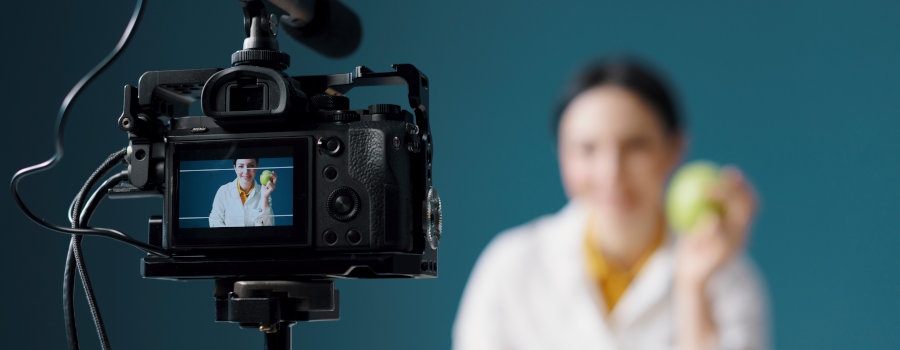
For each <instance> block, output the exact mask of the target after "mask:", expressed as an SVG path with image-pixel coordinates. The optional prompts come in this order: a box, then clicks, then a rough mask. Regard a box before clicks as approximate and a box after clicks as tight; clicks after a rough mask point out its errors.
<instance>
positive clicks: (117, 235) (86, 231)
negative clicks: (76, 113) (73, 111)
mask: <svg viewBox="0 0 900 350" xmlns="http://www.w3.org/2000/svg"><path fill="white" fill-rule="evenodd" d="M144 3H145V2H144V0H137V4H136V5H135V8H134V12H133V13H132V15H131V19H130V20H129V22H128V26H127V27H126V28H125V32H124V33H122V37H121V38H120V39H119V42H118V43H117V44H116V47H115V48H113V50H112V51H111V52H110V53H109V55H107V56H106V57H105V58H104V59H103V61H101V62H100V63H99V64H97V66H95V67H94V68H93V69H91V70H90V71H89V72H88V73H87V74H85V76H84V77H82V78H81V80H79V81H78V83H76V84H75V86H73V87H72V90H70V91H69V93H68V94H66V97H65V98H64V99H63V102H62V105H60V108H59V113H58V114H57V119H56V139H55V146H56V152H55V153H54V154H53V156H52V157H50V159H47V160H46V161H44V162H41V163H38V164H35V165H32V166H29V167H26V168H22V169H20V170H19V171H17V172H16V173H15V175H13V177H12V179H11V180H10V184H9V187H10V190H11V192H12V195H13V199H15V200H16V204H17V205H18V206H19V208H20V209H21V210H22V212H24V213H25V215H26V216H28V218H29V219H31V220H32V221H34V222H35V223H37V224H38V225H41V226H44V227H46V228H48V229H51V230H54V231H59V232H63V233H69V234H78V235H97V236H103V237H109V238H112V239H115V240H119V241H122V242H125V243H127V244H130V245H132V246H135V247H137V248H138V249H141V250H143V251H145V252H148V253H151V254H156V255H163V256H168V254H167V253H166V252H165V251H164V250H162V249H160V248H158V247H154V246H152V245H149V244H146V243H144V242H141V241H138V240H135V239H133V238H131V237H129V236H127V235H125V234H124V233H122V232H119V231H116V230H113V229H108V228H76V227H73V228H69V227H63V226H58V225H54V224H52V223H50V222H48V221H46V220H44V219H41V218H40V217H38V216H37V215H35V214H34V213H33V212H31V210H30V209H28V206H26V205H25V202H23V201H22V198H21V196H19V181H21V180H22V179H23V178H24V177H26V176H28V175H32V174H34V173H38V172H41V171H45V170H49V169H51V168H53V167H54V166H55V165H56V164H57V163H58V162H59V160H60V159H62V156H63V137H64V133H63V130H64V129H65V123H66V118H67V117H68V114H69V107H70V106H71V105H72V103H74V102H75V100H76V99H77V98H78V95H79V94H80V93H81V91H82V90H83V89H84V87H86V86H87V85H88V84H89V83H90V82H91V81H93V80H94V78H95V77H96V76H97V75H98V74H100V73H101V72H103V71H104V70H106V68H107V67H108V66H109V64H110V63H112V61H114V60H115V59H116V58H117V57H118V56H119V54H121V52H122V49H124V48H125V46H126V45H128V43H129V42H130V41H131V38H132V36H133V34H134V29H135V28H136V27H137V25H138V23H139V22H140V20H141V17H142V15H143V12H144V11H143V10H144Z"/></svg>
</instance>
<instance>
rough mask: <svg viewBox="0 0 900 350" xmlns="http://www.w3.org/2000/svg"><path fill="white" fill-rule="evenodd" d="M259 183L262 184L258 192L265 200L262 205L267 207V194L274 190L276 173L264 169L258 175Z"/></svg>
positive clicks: (276, 178)
mask: <svg viewBox="0 0 900 350" xmlns="http://www.w3.org/2000/svg"><path fill="white" fill-rule="evenodd" d="M259 183H260V184H261V185H262V190H261V191H260V192H261V193H262V196H263V199H264V200H265V202H264V203H263V207H268V204H269V196H270V195H272V191H275V184H277V183H278V174H275V172H274V171H271V170H265V171H263V172H262V175H260V176H259Z"/></svg>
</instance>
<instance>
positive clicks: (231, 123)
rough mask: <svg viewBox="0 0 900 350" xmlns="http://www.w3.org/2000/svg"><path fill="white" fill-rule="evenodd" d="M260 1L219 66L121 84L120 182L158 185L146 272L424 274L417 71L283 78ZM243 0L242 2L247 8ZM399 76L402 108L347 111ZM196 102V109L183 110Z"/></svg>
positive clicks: (426, 212)
mask: <svg viewBox="0 0 900 350" xmlns="http://www.w3.org/2000/svg"><path fill="white" fill-rule="evenodd" d="M258 3H259V2H255V1H246V2H242V4H244V14H245V29H246V31H247V35H248V37H247V39H245V41H244V48H243V49H242V50H239V51H237V52H235V53H234V54H233V55H232V67H229V68H225V69H221V68H208V69H189V70H169V71H149V72H146V73H144V74H143V75H142V76H141V78H140V80H139V84H138V86H137V87H134V86H131V85H127V86H126V87H125V94H124V95H125V96H124V97H125V98H124V108H123V113H122V115H121V116H120V117H119V119H118V126H119V128H120V129H122V130H123V131H125V132H126V133H127V134H128V138H129V145H128V153H127V155H126V158H125V160H126V162H127V164H128V179H129V181H128V182H127V183H122V184H120V185H118V186H117V187H115V188H114V189H113V190H112V194H111V195H113V196H119V197H128V196H143V195H148V194H150V195H154V194H162V195H163V196H164V203H165V204H164V214H163V215H162V216H154V217H151V218H150V220H149V243H150V244H152V245H156V246H159V247H162V248H163V249H165V250H166V251H167V252H169V253H170V256H154V255H148V256H147V257H145V258H144V266H143V273H144V276H145V277H152V278H167V279H194V278H213V279H225V278H240V279H253V278H267V277H271V276H278V277H285V276H291V277H307V278H329V277H379V278H383V277H435V276H436V275H437V248H438V243H439V240H440V235H441V227H442V226H441V225H442V221H441V220H442V219H441V204H440V198H439V196H438V194H437V192H436V190H435V189H434V187H433V186H432V172H431V167H432V157H433V142H432V137H431V132H430V128H429V123H428V118H429V116H428V113H429V110H428V88H429V87H428V78H427V77H426V75H425V74H423V73H422V72H420V71H419V70H418V69H417V68H416V67H415V66H413V65H409V64H395V65H393V66H392V68H393V70H392V71H389V72H374V71H372V70H370V69H368V68H366V67H365V66H358V67H356V68H355V69H353V71H351V72H349V73H340V74H328V75H312V76H289V75H287V74H285V73H284V69H286V68H287V67H288V66H289V63H290V57H289V56H288V55H287V54H285V53H283V52H281V51H278V50H277V42H275V40H274V31H273V30H272V29H271V28H270V26H273V24H272V23H271V22H267V21H268V20H267V19H266V16H265V14H266V11H265V8H261V7H259V6H258ZM254 6H255V7H254ZM384 85H406V86H407V87H408V94H407V95H408V96H407V97H408V100H409V110H404V108H402V107H401V106H398V105H393V104H373V105H369V106H367V107H365V108H361V109H354V108H351V107H350V98H349V97H348V96H347V93H348V92H349V91H350V90H351V89H353V88H354V87H358V86H384ZM192 103H199V104H200V106H201V108H202V112H203V115H193V116H192V115H189V114H190V110H191V109H190V107H191V104H192Z"/></svg>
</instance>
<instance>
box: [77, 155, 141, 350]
mask: <svg viewBox="0 0 900 350" xmlns="http://www.w3.org/2000/svg"><path fill="white" fill-rule="evenodd" d="M125 154H126V149H124V148H123V149H121V150H119V151H117V152H113V153H112V154H110V155H109V156H108V157H107V158H106V160H104V161H103V163H101V164H100V166H99V167H98V168H97V169H96V170H94V172H93V173H91V175H90V176H89V177H88V179H87V180H86V181H85V183H84V185H83V186H81V189H80V190H79V191H78V194H77V195H76V196H75V198H74V199H73V200H72V203H71V204H70V205H69V222H70V223H72V227H79V225H80V223H79V222H78V221H77V220H80V216H81V215H80V212H81V208H82V204H83V201H84V197H85V196H87V193H88V192H89V191H90V190H91V188H93V187H94V185H95V184H96V183H97V181H99V180H100V178H101V177H103V176H105V175H106V173H107V172H109V170H111V169H112V168H113V167H115V166H117V165H119V164H120V163H121V162H122V160H123V159H125ZM80 237H81V236H79V235H72V239H71V240H70V241H69V249H68V252H67V254H66V268H65V273H64V279H63V311H64V312H63V313H64V317H65V323H66V340H67V343H68V344H69V349H71V350H77V349H78V330H77V327H76V324H75V307H74V297H73V294H74V291H75V287H74V285H75V269H76V266H78V268H79V272H82V276H84V274H86V273H87V268H86V266H85V264H84V262H83V260H84V259H83V258H82V257H81V254H78V255H76V254H75V253H76V246H77V247H78V248H80V247H81V238H80ZM79 251H80V249H79ZM85 297H86V298H87V299H88V305H89V306H91V307H94V306H95V305H96V302H93V303H92V302H91V300H92V299H93V298H94V294H93V288H91V287H89V286H86V287H85ZM91 314H92V315H94V314H99V311H95V310H93V309H92V310H91ZM94 323H95V325H96V324H97V323H98V322H97V320H96V319H94ZM101 323H102V320H101ZM101 343H102V341H101Z"/></svg>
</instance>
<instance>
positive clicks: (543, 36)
mask: <svg viewBox="0 0 900 350" xmlns="http://www.w3.org/2000/svg"><path fill="white" fill-rule="evenodd" d="M346 3H347V4H348V5H349V6H350V7H351V8H353V9H354V10H356V12H357V13H358V14H359V15H360V17H361V18H362V20H363V25H364V30H365V34H364V39H363V43H362V46H361V47H360V49H359V50H358V51H357V52H356V53H355V54H354V55H352V56H350V57H347V58H343V59H339V60H329V59H326V58H323V57H320V56H318V55H317V54H315V53H313V52H311V51H310V50H308V49H306V48H304V47H301V46H300V45H299V44H297V43H294V42H292V41H290V40H289V39H287V37H283V38H282V40H281V48H282V50H283V51H286V52H288V53H290V54H291V55H292V62H293V63H292V66H291V68H289V69H288V72H289V73H290V74H294V75H301V74H324V73H342V72H349V71H350V70H351V69H352V68H353V67H354V66H356V65H367V66H369V67H371V68H373V69H375V70H387V69H389V67H388V65H389V64H391V63H414V64H416V65H417V66H418V67H419V68H420V69H421V70H422V71H424V72H426V73H427V74H428V76H429V78H430V79H431V103H432V114H431V115H432V117H433V123H432V125H433V133H434V137H435V142H436V156H435V162H436V163H435V182H436V186H437V188H438V189H439V191H440V193H441V196H442V199H443V201H444V208H445V209H444V210H445V212H444V223H445V226H444V227H445V235H444V238H443V240H442V244H441V247H440V278H438V279H431V280H345V281H338V283H337V285H338V287H339V289H340V290H341V292H342V295H341V296H342V309H343V310H342V316H341V320H340V321H338V322H321V323H312V324H300V325H298V326H295V327H294V331H293V336H294V343H295V346H294V348H295V349H322V348H330V349H350V348H377V349H423V348H424V349H447V348H449V345H450V330H451V324H452V321H453V318H454V316H455V313H456V307H457V303H458V301H459V297H460V293H461V292H462V289H463V287H464V284H465V281H466V278H467V276H468V273H469V271H470V269H471V267H472V265H473V263H474V261H475V259H476V258H477V256H478V254H479V252H480V251H481V249H482V248H483V247H484V245H485V244H487V242H488V241H489V240H490V239H491V238H492V237H493V236H494V235H495V234H496V233H497V232H498V231H500V230H502V229H504V228H507V227H510V226H513V225H517V224H520V223H522V222H525V221H527V220H529V219H531V218H534V217H535V216H537V215H540V214H544V213H549V212H553V211H555V210H557V209H558V208H560V207H561V206H562V205H563V204H564V203H565V197H564V195H563V192H562V188H561V185H560V181H559V176H558V174H557V163H556V160H555V158H554V153H553V147H552V141H551V137H550V134H549V131H548V123H549V121H548V120H549V113H550V111H551V110H552V106H553V103H554V101H555V98H556V96H557V94H558V92H559V91H560V89H561V88H562V86H563V85H564V84H565V82H566V81H567V80H568V79H569V78H570V77H571V75H572V74H574V72H575V71H576V70H577V68H578V67H580V66H581V65H582V64H584V63H585V62H586V61H587V60H589V59H591V58H594V57H597V56H604V55H610V54H632V55H637V56H640V57H643V58H645V59H646V60H648V61H650V62H652V63H654V64H655V65H656V66H658V67H659V68H660V69H661V70H663V71H665V72H667V73H668V75H669V77H670V79H671V80H672V81H673V83H674V85H675V87H676V88H677V91H678V95H679V96H680V101H681V105H682V106H683V110H684V112H685V114H686V115H687V116H688V118H689V128H690V133H691V143H690V153H689V158H691V159H695V158H705V159H712V160H715V161H718V162H726V163H734V164H738V165H739V166H741V167H742V168H743V169H744V170H745V172H746V173H747V174H748V176H749V178H750V179H751V180H752V181H753V182H754V184H755V185H756V187H757V189H758V191H759V192H760V194H761V197H762V206H761V212H760V214H759V216H758V218H757V221H756V224H755V226H754V230H753V237H752V241H751V243H750V246H749V250H750V254H751V255H752V256H753V257H754V258H755V259H756V260H757V261H758V263H759V265H760V267H761V269H762V272H763V273H764V274H765V276H766V279H767V281H768V285H769V291H770V293H771V300H772V307H773V316H774V317H773V318H774V326H773V328H774V343H775V345H776V346H777V347H778V348H781V349H848V348H855V349H896V348H900V317H898V316H897V315H898V312H900V300H898V299H900V298H898V297H900V278H898V277H900V276H898V273H897V271H898V267H900V255H898V254H896V252H897V248H898V247H900V232H898V231H900V230H898V228H897V227H898V225H897V218H898V217H900V185H898V183H897V180H898V179H900V164H898V154H900V140H898V136H900V134H898V130H900V118H898V117H900V115H898V110H900V98H898V91H900V89H898V87H900V65H898V62H900V41H898V40H897V39H896V38H897V35H898V34H900V22H898V21H897V20H896V19H897V17H898V15H900V3H897V2H889V1H856V2H854V3H853V4H852V5H851V4H848V3H846V2H840V1H792V2H789V3H785V2H759V1H735V2H727V3H722V2H714V1H689V2H664V1H633V2H621V1H616V2H614V1H592V2H583V3H582V2H567V1H553V2H550V1H465V0H461V1H444V2H438V1H383V2H380V1H365V0H347V1H346ZM132 6H133V4H132V3H131V2H129V1H105V2H103V3H96V2H73V1H43V2H24V1H23V2H15V3H13V2H9V1H7V2H3V3H2V5H0V8H2V13H3V14H4V20H3V21H0V26H2V27H0V28H2V29H0V32H2V33H3V38H4V40H3V45H4V46H5V49H4V54H3V55H0V56H2V60H3V65H2V67H3V68H4V69H3V79H2V82H3V83H2V85H3V88H2V94H0V96H2V106H3V115H4V118H3V120H4V127H3V137H2V138H0V139H2V142H3V144H2V145H3V149H4V150H6V151H5V152H4V153H3V154H4V157H3V162H2V175H3V176H5V178H7V179H8V178H9V177H10V176H11V175H12V174H13V172H14V171H15V170H16V169H18V168H21V167H24V166H26V165H31V164H34V163H37V162H40V161H43V160H45V159H46V158H48V157H49V156H50V155H51V153H52V151H53V146H52V135H53V131H52V127H53V124H54V117H55V112H56V108H57V107H58V106H59V103H60V101H61V100H62V97H63V96H64V94H65V93H66V92H67V91H68V89H69V88H70V87H71V86H72V84H74V83H75V82H76V80H77V79H78V78H80V77H81V76H82V75H83V74H84V72H86V71H87V70H88V69H89V68H90V67H92V66H93V65H94V64H95V63H96V62H97V61H98V60H100V59H101V58H102V57H103V56H105V55H106V53H107V52H108V50H109V49H110V48H112V46H113V45H114V43H115V41H116V40H117V39H118V37H119V35H120V34H121V31H122V29H123V28H124V26H125V23H126V22H127V18H128V16H129V15H130V13H131V9H132ZM242 35H243V32H242V27H241V14H240V8H239V6H238V4H237V2H236V1H212V0H203V1H190V2H185V1H162V0H161V1H151V2H150V3H149V5H148V7H147V12H146V16H145V18H144V21H143V23H142V24H141V26H140V27H139V29H138V32H137V35H136V36H135V39H134V42H133V43H132V44H131V46H130V47H129V48H128V50H127V51H126V52H125V53H124V55H123V56H122V57H121V59H120V60H119V61H117V62H116V63H115V64H114V65H113V66H112V67H111V68H110V69H109V70H108V71H107V72H106V73H105V74H104V75H102V76H101V77H100V78H99V79H98V80H97V81H96V82H95V84H93V85H92V86H90V87H89V88H88V89H87V90H86V91H85V92H84V94H83V95H82V98H81V99H80V100H78V102H77V103H76V104H75V106H74V109H73V110H72V114H71V119H70V120H69V123H68V128H67V129H66V137H67V139H66V147H67V148H66V152H67V153H66V156H65V158H64V159H63V161H62V162H61V163H60V165H59V166H58V167H57V168H55V169H53V170H52V171H50V172H44V173H41V174H39V175H36V176H33V177H31V178H28V179H26V180H25V181H23V182H22V186H21V187H22V193H23V195H24V198H25V199H26V201H27V202H28V203H29V204H30V205H31V206H32V207H33V208H34V210H35V211H36V212H37V213H39V214H40V215H42V216H43V217H46V218H48V219H50V220H53V221H54V222H57V223H64V222H65V215H64V213H65V210H66V207H67V206H68V203H69V200H70V199H71V197H72V196H73V195H74V194H75V192H76V191H77V189H78V188H79V187H80V185H81V183H82V181H83V179H84V178H85V177H86V176H87V175H88V174H89V173H90V172H91V171H92V170H93V169H94V168H95V167H96V165H97V164H99V162H100V161H102V160H103V159H104V158H105V157H106V155H107V154H109V153H111V152H112V151H114V150H116V149H119V148H120V147H123V146H124V145H125V144H126V138H125V135H124V133H122V132H121V131H119V130H118V129H117V128H116V126H115V121H116V118H117V117H118V115H119V114H120V113H121V103H122V86H123V85H124V84H126V83H131V84H136V83H137V79H138V77H139V76H140V74H141V73H143V72H144V71H147V70H162V69H185V68H204V67H223V66H227V65H228V63H229V57H230V54H231V53H232V52H233V51H234V50H236V49H238V48H239V47H240V45H241V40H242V39H243V36H242ZM351 97H353V105H354V106H365V105H367V104H368V103H374V102H394V103H400V102H402V101H403V90H402V89H395V88H388V89H383V90H377V89H372V90H365V89H364V90H360V91H358V96H357V97H354V95H351ZM0 213H2V219H3V220H2V221H3V222H4V224H5V229H4V230H3V235H2V244H0V246H2V254H0V268H2V275H3V276H4V286H5V287H4V288H0V296H2V298H0V300H3V301H4V303H3V312H2V321H3V327H2V328H0V344H2V345H0V347H2V348H6V349H18V348H32V349H59V348H63V347H64V346H65V345H64V344H65V332H64V327H63V318H62V311H61V303H62V301H61V294H62V290H61V285H62V284H61V281H62V271H63V263H64V259H65V250H66V247H67V244H68V238H67V237H66V236H64V235H61V234H58V233H54V232H50V231H47V230H44V229H41V228H38V227H37V226H36V225H34V224H33V223H31V222H30V221H28V220H27V219H26V218H25V216H24V215H22V214H21V213H20V212H18V210H17V209H16V208H15V204H14V202H13V201H12V199H11V197H10V196H9V195H6V196H4V197H3V199H2V200H0ZM160 213H162V201H161V200H134V201H129V202H107V203H105V204H104V205H103V206H101V208H100V209H99V210H98V212H97V215H96V216H95V219H94V222H95V223H96V224H97V225H103V226H110V227H117V228H119V229H121V230H122V231H124V232H127V233H130V234H132V235H135V236H137V237H145V232H146V220H147V217H148V216H149V215H153V214H160ZM85 251H86V253H85V254H86V257H87V258H86V259H87V261H88V263H89V266H90V268H91V272H92V277H93V279H94V282H95V287H96V293H97V296H98V297H99V301H100V306H101V308H102V311H103V316H104V317H105V320H106V323H107V325H108V331H109V334H110V340H111V342H112V344H113V346H115V347H116V348H126V349H196V348H222V349H248V348H259V347H261V346H262V336H261V335H260V334H259V332H258V331H255V330H243V329H239V328H238V327H237V326H236V325H234V324H224V323H214V322H213V318H214V306H213V299H212V288H213V284H212V282H210V281H198V282H173V281H161V280H146V279H142V278H141V277H140V258H141V256H142V254H141V253H140V252H139V251H138V250H136V249H133V248H130V247H127V246H124V245H122V244H119V243H117V242H111V241H109V240H104V239H92V238H88V239H86V240H85ZM78 295H79V296H80V295H81V294H80V292H79V294H78ZM77 307H78V317H79V319H78V321H79V325H80V335H81V341H82V344H83V347H84V348H96V347H97V346H96V345H97V343H96V339H95V338H96V337H95V336H94V333H93V329H92V325H91V323H90V318H89V313H88V312H87V308H86V306H85V304H84V302H83V300H82V299H79V303H78V305H77Z"/></svg>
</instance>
